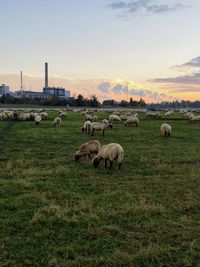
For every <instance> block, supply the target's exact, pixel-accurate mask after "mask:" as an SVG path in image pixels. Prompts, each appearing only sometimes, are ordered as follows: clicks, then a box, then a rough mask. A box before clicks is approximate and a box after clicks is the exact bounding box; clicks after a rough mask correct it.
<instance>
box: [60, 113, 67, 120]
mask: <svg viewBox="0 0 200 267" xmlns="http://www.w3.org/2000/svg"><path fill="white" fill-rule="evenodd" d="M59 117H60V118H61V119H64V118H65V117H67V113H66V112H61V113H60V115H59Z"/></svg>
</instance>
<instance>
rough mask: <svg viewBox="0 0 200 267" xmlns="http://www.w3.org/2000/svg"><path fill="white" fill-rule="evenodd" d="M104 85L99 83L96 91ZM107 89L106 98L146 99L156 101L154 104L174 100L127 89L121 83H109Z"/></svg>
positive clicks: (150, 92)
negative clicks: (112, 96)
mask: <svg viewBox="0 0 200 267" xmlns="http://www.w3.org/2000/svg"><path fill="white" fill-rule="evenodd" d="M104 84H105V83H100V84H99V85H98V87H97V88H98V89H99V90H101V89H100V88H101V87H102V85H103V86H104ZM109 85H110V86H109V88H108V90H107V91H106V93H107V97H110V95H112V94H113V93H114V95H116V96H118V97H119V96H121V98H125V97H127V96H128V97H137V98H144V99H147V100H148V101H154V102H155V101H156V102H161V101H165V100H175V98H174V97H171V96H168V95H166V94H163V93H158V92H153V91H151V90H145V89H144V90H141V89H137V88H133V87H131V86H130V87H128V86H127V85H124V84H123V83H112V84H111V82H110V83H109Z"/></svg>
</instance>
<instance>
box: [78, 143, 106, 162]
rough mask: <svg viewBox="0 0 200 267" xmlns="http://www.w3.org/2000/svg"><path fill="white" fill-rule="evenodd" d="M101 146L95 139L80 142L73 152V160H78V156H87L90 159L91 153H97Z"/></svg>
mask: <svg viewBox="0 0 200 267" xmlns="http://www.w3.org/2000/svg"><path fill="white" fill-rule="evenodd" d="M100 148H101V144H100V142H99V141H97V140H92V141H89V142H87V143H85V144H82V145H81V146H80V148H79V150H78V151H76V154H75V161H78V160H79V159H80V158H82V157H85V159H86V156H88V157H89V158H90V159H91V155H92V154H95V155H96V154H97V153H98V152H99V150H100Z"/></svg>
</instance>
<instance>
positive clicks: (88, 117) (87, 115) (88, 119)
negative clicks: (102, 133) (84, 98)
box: [85, 114, 93, 121]
mask: <svg viewBox="0 0 200 267" xmlns="http://www.w3.org/2000/svg"><path fill="white" fill-rule="evenodd" d="M85 121H93V119H92V115H90V114H86V115H85Z"/></svg>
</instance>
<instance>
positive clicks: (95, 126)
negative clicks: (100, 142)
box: [91, 122, 112, 136]
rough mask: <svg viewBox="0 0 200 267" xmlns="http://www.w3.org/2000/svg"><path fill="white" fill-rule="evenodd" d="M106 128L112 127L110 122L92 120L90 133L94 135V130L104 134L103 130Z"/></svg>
mask: <svg viewBox="0 0 200 267" xmlns="http://www.w3.org/2000/svg"><path fill="white" fill-rule="evenodd" d="M106 128H112V124H110V123H109V124H105V123H101V122H93V123H92V125H91V135H94V131H101V135H102V136H104V131H105V129H106Z"/></svg>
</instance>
